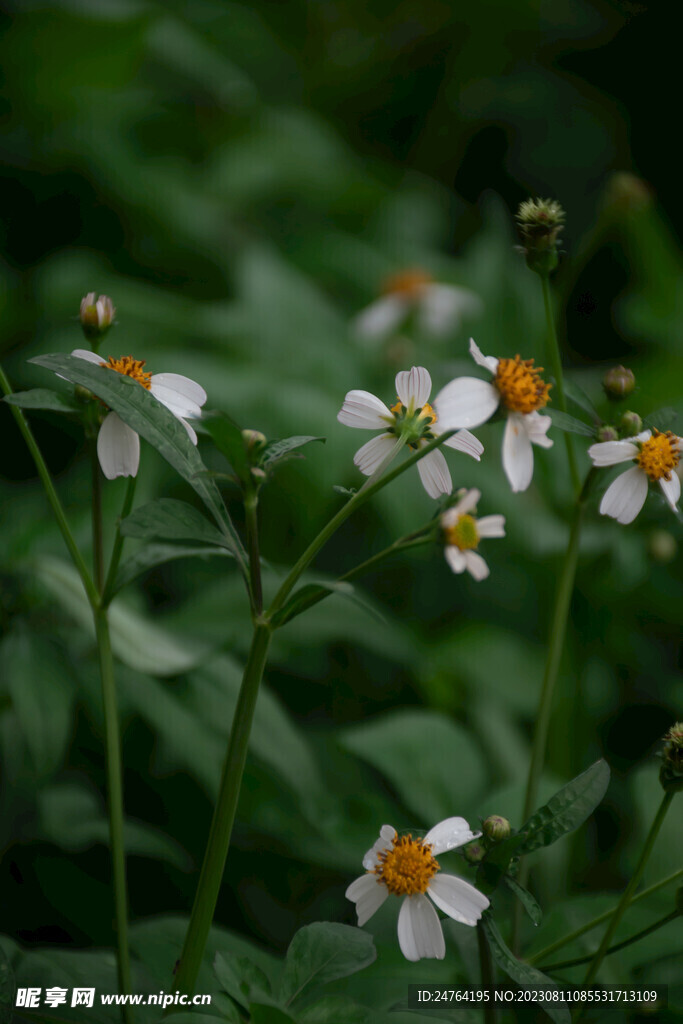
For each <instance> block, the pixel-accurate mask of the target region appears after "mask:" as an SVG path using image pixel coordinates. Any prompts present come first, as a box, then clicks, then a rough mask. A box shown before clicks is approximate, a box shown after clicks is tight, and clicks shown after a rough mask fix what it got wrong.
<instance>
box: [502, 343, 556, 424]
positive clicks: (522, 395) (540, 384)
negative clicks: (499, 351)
mask: <svg viewBox="0 0 683 1024" xmlns="http://www.w3.org/2000/svg"><path fill="white" fill-rule="evenodd" d="M542 370H543V367H542V366H539V367H536V366H534V361H533V359H520V357H519V356H518V355H517V356H515V358H514V359H499V360H498V369H497V370H496V376H495V380H494V382H493V383H494V384H495V385H496V387H497V388H498V390H499V391H500V397H501V399H502V401H503V404H504V405H506V406H507V408H508V409H510V410H511V411H512V412H522V413H529V412H535V411H536V410H537V409H542V408H543V406H544V405H546V404H547V402H548V400H549V398H548V392H549V391H550V389H551V387H552V384H546V382H545V381H544V380H543V378H542V377H541V372H542Z"/></svg>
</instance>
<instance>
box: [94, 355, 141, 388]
mask: <svg viewBox="0 0 683 1024" xmlns="http://www.w3.org/2000/svg"><path fill="white" fill-rule="evenodd" d="M144 365H145V360H144V359H133V357H132V356H121V358H120V359H114V357H113V356H109V359H108V360H107V362H106V363H100V366H106V367H107V369H108V370H116V372H117V373H122V374H123V376H124V377H132V378H133V380H136V381H137V382H138V384H142V386H143V388H147V390H148V391H149V389H150V388H151V387H152V374H151V373H147V372H146V371H145V370H143V369H142V367H143V366H144Z"/></svg>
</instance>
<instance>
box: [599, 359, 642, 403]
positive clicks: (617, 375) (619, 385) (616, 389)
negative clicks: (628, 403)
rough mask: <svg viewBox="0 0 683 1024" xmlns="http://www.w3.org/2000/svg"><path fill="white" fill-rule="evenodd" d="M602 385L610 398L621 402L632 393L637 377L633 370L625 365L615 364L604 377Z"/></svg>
mask: <svg viewBox="0 0 683 1024" xmlns="http://www.w3.org/2000/svg"><path fill="white" fill-rule="evenodd" d="M602 386H603V388H604V390H605V394H606V395H607V397H608V398H609V399H611V400H612V401H613V402H620V401H621V399H622V398H626V397H627V396H628V395H630V394H631V393H632V391H633V389H634V388H635V386H636V378H635V376H634V373H633V370H627V369H626V367H625V366H613V367H612V369H611V370H608V371H607V373H606V374H605V376H604V377H603V378H602Z"/></svg>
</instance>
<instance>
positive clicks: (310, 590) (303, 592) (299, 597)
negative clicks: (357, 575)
mask: <svg viewBox="0 0 683 1024" xmlns="http://www.w3.org/2000/svg"><path fill="white" fill-rule="evenodd" d="M328 594H340V595H341V596H342V597H348V598H349V599H350V600H351V601H354V602H355V603H356V604H358V605H359V606H360V607H361V608H363V609H364V610H365V611H366V612H368V613H369V614H370V615H372V616H374V617H375V618H376V619H378V620H379V621H380V622H382V623H384V622H386V619H385V618H384V617H383V616H382V615H381V614H380V613H379V611H378V610H377V609H376V608H375V607H374V605H372V604H370V602H369V601H367V600H364V599H363V598H362V597H360V595H359V594H358V592H357V591H356V588H355V587H354V586H353V584H351V583H347V582H346V581H344V580H331V581H330V582H329V583H326V582H321V583H308V584H306V586H304V587H301V589H300V590H297V591H295V592H294V593H293V594H292V596H291V597H290V598H289V599H288V600H287V601H286V602H285V604H284V605H283V607H282V608H281V609H280V611H279V612H277V614H276V615H274V616H273V625H275V626H284V624H285V623H286V622H290V621H291V619H294V618H296V616H297V615H299V614H300V613H301V612H303V611H306V609H307V608H309V607H310V606H311V605H312V604H317V603H318V601H319V600H320V599H321V598H324V597H327V596H328Z"/></svg>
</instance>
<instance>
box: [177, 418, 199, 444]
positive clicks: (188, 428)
mask: <svg viewBox="0 0 683 1024" xmlns="http://www.w3.org/2000/svg"><path fill="white" fill-rule="evenodd" d="M177 419H178V420H179V421H180V423H182V425H183V426H184V427H185V430H186V431H187V433H188V436H189V438H190V441H192V444H195V445H196V443H197V432H196V431H195V429H194V427H192V426H190V424H189V423H188V422H187V420H184V419H183V417H182V416H178V417H177Z"/></svg>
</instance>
